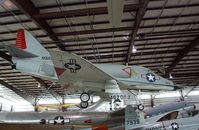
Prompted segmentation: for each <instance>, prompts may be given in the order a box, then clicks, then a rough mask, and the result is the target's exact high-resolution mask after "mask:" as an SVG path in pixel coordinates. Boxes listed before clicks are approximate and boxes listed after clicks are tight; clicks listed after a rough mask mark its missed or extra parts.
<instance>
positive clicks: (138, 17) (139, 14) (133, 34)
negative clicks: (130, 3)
mask: <svg viewBox="0 0 199 130" xmlns="http://www.w3.org/2000/svg"><path fill="white" fill-rule="evenodd" d="M141 2H143V7H142V8H139V10H138V11H137V13H136V17H135V22H134V25H133V30H132V32H131V37H130V42H129V48H128V52H127V56H126V61H125V63H126V64H128V63H129V60H130V57H131V53H132V48H133V45H134V41H135V37H136V36H137V31H138V28H139V26H140V23H141V21H142V18H143V17H144V14H145V11H146V8H147V5H148V3H149V0H143V1H141V0H140V3H141Z"/></svg>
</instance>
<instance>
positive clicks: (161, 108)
mask: <svg viewBox="0 0 199 130" xmlns="http://www.w3.org/2000/svg"><path fill="white" fill-rule="evenodd" d="M195 109H196V106H195V105H194V104H193V103H187V102H173V103H167V104H161V105H158V106H156V107H153V108H150V109H145V110H144V113H145V117H147V118H148V117H152V116H156V115H160V114H163V113H166V112H170V111H174V110H178V111H181V110H182V111H193V110H195Z"/></svg>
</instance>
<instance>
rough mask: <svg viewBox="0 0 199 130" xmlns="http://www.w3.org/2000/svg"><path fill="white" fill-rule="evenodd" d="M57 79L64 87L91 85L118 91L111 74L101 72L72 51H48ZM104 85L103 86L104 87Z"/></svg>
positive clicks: (87, 86)
mask: <svg viewBox="0 0 199 130" xmlns="http://www.w3.org/2000/svg"><path fill="white" fill-rule="evenodd" d="M49 52H50V55H51V57H52V61H53V64H54V66H55V70H56V73H57V76H58V79H59V83H60V84H61V85H62V86H64V87H65V88H67V87H69V86H73V87H75V86H77V87H78V88H81V87H84V88H89V87H92V88H93V90H98V89H103V90H106V89H107V88H108V89H111V90H115V91H120V90H119V86H118V84H117V81H116V80H115V79H114V77H112V76H111V75H109V74H107V73H105V72H103V71H102V70H100V69H99V68H98V67H96V66H95V65H94V64H92V63H91V62H89V61H87V60H85V59H84V58H82V57H80V56H77V55H75V54H73V53H69V52H62V51H49ZM104 86H105V87H104Z"/></svg>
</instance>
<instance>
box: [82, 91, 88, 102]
mask: <svg viewBox="0 0 199 130" xmlns="http://www.w3.org/2000/svg"><path fill="white" fill-rule="evenodd" d="M80 100H81V101H82V102H88V101H89V100H90V95H89V94H88V93H86V92H83V93H82V94H81V95H80Z"/></svg>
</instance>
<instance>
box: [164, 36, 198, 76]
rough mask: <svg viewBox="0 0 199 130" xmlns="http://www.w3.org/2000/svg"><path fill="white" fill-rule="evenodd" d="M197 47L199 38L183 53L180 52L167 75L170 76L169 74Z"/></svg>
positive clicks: (182, 51)
mask: <svg viewBox="0 0 199 130" xmlns="http://www.w3.org/2000/svg"><path fill="white" fill-rule="evenodd" d="M197 45H199V36H198V37H196V38H195V39H194V40H193V41H192V42H191V43H190V44H189V45H187V46H186V47H184V49H182V50H181V51H179V52H178V55H177V56H176V58H175V59H174V60H173V62H172V64H171V65H170V66H169V67H168V68H167V71H166V74H167V75H169V73H170V72H171V71H172V70H173V69H174V68H175V67H176V65H177V64H178V63H179V62H180V61H181V60H182V59H183V58H184V57H185V56H186V55H187V54H188V53H189V52H190V51H191V50H193V49H194V48H195V47H196V46H197Z"/></svg>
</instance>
